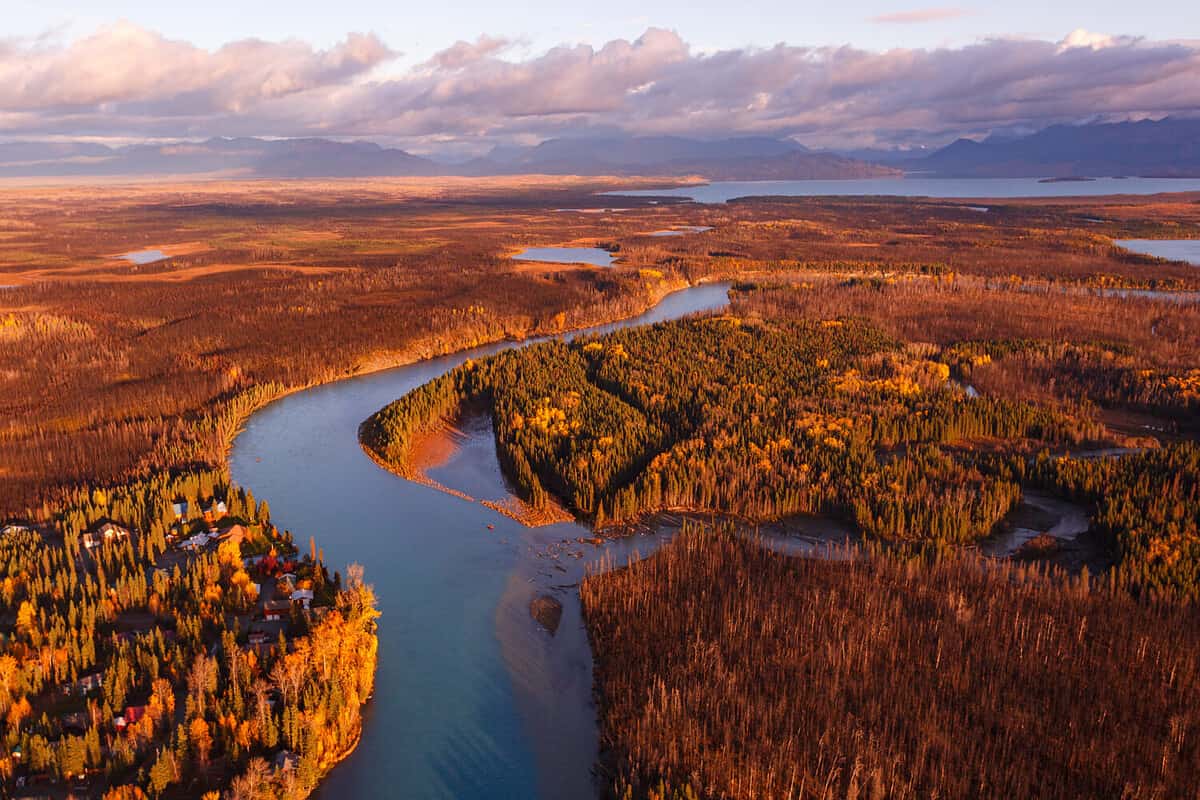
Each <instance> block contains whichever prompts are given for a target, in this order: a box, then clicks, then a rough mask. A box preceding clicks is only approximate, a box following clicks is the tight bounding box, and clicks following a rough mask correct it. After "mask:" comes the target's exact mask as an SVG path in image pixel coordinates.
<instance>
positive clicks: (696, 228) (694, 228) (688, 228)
mask: <svg viewBox="0 0 1200 800" xmlns="http://www.w3.org/2000/svg"><path fill="white" fill-rule="evenodd" d="M711 230H712V228H711V227H709V226H707V225H681V226H680V227H678V228H672V229H671V230H669V231H654V232H653V233H651V234H650V235H651V236H686V235H687V234H689V233H704V232H705V231H711Z"/></svg>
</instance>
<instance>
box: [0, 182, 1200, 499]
mask: <svg viewBox="0 0 1200 800" xmlns="http://www.w3.org/2000/svg"><path fill="white" fill-rule="evenodd" d="M626 183H627V184H628V185H630V186H638V187H639V188H644V187H645V186H648V185H651V184H649V183H647V182H645V181H643V182H641V183H638V182H632V181H627V182H626ZM614 188H619V184H617V183H614V182H613V181H611V180H609V181H606V182H603V183H601V182H599V180H598V179H571V178H561V179H547V178H541V179H536V180H535V179H530V178H506V179H489V180H470V181H468V180H446V181H442V180H438V181H429V180H408V181H399V180H373V181H343V182H326V183H314V182H307V183H306V182H285V183H271V182H255V181H245V182H234V183H221V182H212V183H195V184H161V185H148V186H123V187H121V190H120V191H108V190H106V189H104V188H89V187H53V188H50V189H46V188H20V189H18V188H5V189H3V190H0V386H2V387H3V392H0V515H2V514H17V515H20V514H23V513H26V512H27V510H28V509H29V508H31V507H33V506H36V505H38V504H39V503H40V502H41V501H42V500H43V499H55V498H56V497H57V493H58V492H60V491H69V490H70V489H72V488H73V487H75V486H78V485H81V484H84V483H87V484H90V485H107V484H112V483H119V482H123V481H126V480H129V479H138V478H143V477H146V476H147V475H149V474H151V473H153V472H154V471H157V470H163V469H168V470H169V469H178V468H190V467H192V466H205V467H208V468H219V467H220V466H221V465H222V464H223V461H224V456H225V451H226V450H227V448H228V444H229V440H230V438H231V437H232V435H233V433H234V432H235V431H236V430H237V429H238V427H239V425H240V424H241V422H242V421H243V420H244V419H245V418H246V417H247V416H248V415H249V414H250V413H251V412H252V411H254V410H255V409H256V408H258V407H259V406H261V405H263V404H264V403H266V402H267V401H269V400H270V399H273V398H275V397H278V396H280V395H281V394H283V393H286V392H289V391H293V390H296V389H300V388H304V387H307V386H311V385H314V384H317V383H322V382H326V381H330V380H334V379H336V378H339V377H344V376H346V375H351V374H356V373H360V372H365V371H370V370H373V369H379V368H382V367H386V366H390V365H395V364H399V363H407V362H411V361H414V360H417V359H420V358H425V357H429V356H434V355H440V354H443V353H446V352H450V351H453V350H456V349H459V348H462V347H466V346H471V345H476V344H481V343H483V342H487V341H495V340H498V339H504V338H516V339H520V338H524V337H527V336H530V335H532V334H535V333H539V332H545V333H554V332H559V331H562V330H566V329H570V328H574V327H580V326H584V325H588V324H595V323H598V322H605V321H610V320H613V319H617V318H622V317H626V316H630V315H633V314H635V313H638V312H640V311H642V310H644V309H645V308H646V307H647V306H648V305H650V304H651V303H653V302H654V301H655V300H656V299H658V298H659V297H661V296H662V295H663V294H664V293H665V292H667V291H669V290H670V289H673V288H678V287H681V286H683V285H686V284H687V283H694V282H696V281H700V280H707V279H713V278H742V277H752V278H753V279H754V280H761V279H762V276H778V277H780V278H781V279H787V280H790V278H791V277H792V276H795V275H802V276H805V277H806V278H807V279H812V280H815V279H818V278H819V277H820V276H822V275H826V274H834V275H866V276H879V275H917V276H922V275H923V276H927V277H928V276H939V277H942V278H945V277H948V276H959V277H961V278H963V279H964V280H962V281H959V283H960V285H961V284H965V282H966V281H965V278H969V277H973V278H975V279H978V280H987V281H992V282H994V283H995V284H997V285H1000V284H1002V285H1003V288H1004V289H1005V292H1004V294H1006V295H1011V294H1014V293H1016V290H1021V293H1022V294H1024V293H1026V290H1029V289H1033V288H1038V287H1043V288H1044V287H1046V286H1054V287H1057V288H1058V289H1066V288H1072V287H1074V288H1076V289H1078V288H1083V287H1091V286H1107V287H1120V286H1126V287H1130V286H1137V287H1151V286H1154V287H1158V288H1160V289H1164V290H1172V291H1174V290H1187V289H1191V290H1195V289H1197V288H1200V277H1197V274H1196V271H1195V269H1194V268H1193V267H1189V266H1188V265H1185V264H1177V263H1170V262H1164V261H1162V260H1160V259H1154V258H1149V257H1146V256H1140V255H1134V254H1131V253H1128V252H1126V251H1123V250H1121V249H1120V248H1118V247H1116V246H1115V245H1114V244H1113V239H1115V238H1119V237H1156V236H1158V237H1181V236H1192V235H1196V233H1195V231H1196V229H1197V226H1200V211H1198V210H1197V209H1200V205H1197V204H1196V203H1195V202H1191V201H1190V199H1189V198H1187V197H1186V196H1178V197H1177V196H1164V197H1158V198H1093V199H1086V200H1081V199H1076V200H1071V199H1061V200H1058V201H1005V202H1004V203H1003V204H992V205H989V210H988V212H987V213H979V212H977V211H974V210H971V208H970V206H969V205H968V204H967V202H965V201H964V202H962V203H959V202H954V201H932V200H912V199H910V200H901V199H887V198H858V199H848V198H840V199H839V198H792V199H783V198H760V199H754V200H743V201H738V202H736V203H730V204H726V205H722V206H697V205H695V204H690V203H679V202H658V201H651V200H650V199H645V198H641V199H636V200H634V199H620V198H612V197H607V198H598V197H597V196H596V194H595V192H597V191H599V190H605V189H610V190H611V189H614ZM684 225H701V226H708V227H711V228H712V230H708V231H705V232H703V233H697V234H689V235H682V236H667V237H664V236H652V235H650V234H652V233H653V232H655V231H661V230H666V229H670V228H673V227H678V226H684ZM552 244H568V245H578V246H585V245H596V244H603V245H604V246H605V247H607V248H610V249H612V250H613V251H614V253H615V254H616V255H618V256H619V260H618V262H617V266H616V267H615V268H613V269H607V270H597V269H589V268H581V267H579V266H578V265H553V264H541V265H538V264H529V263H522V262H516V261H513V260H512V259H510V258H509V256H510V255H511V254H512V253H515V252H516V251H517V250H519V249H520V248H522V247H526V246H539V245H552ZM142 248H147V249H158V250H161V251H162V252H163V254H164V255H165V256H167V257H166V258H164V259H163V260H161V261H157V262H154V263H151V264H143V265H135V264H131V263H128V262H126V261H124V260H121V259H118V258H115V256H116V255H118V254H121V253H128V252H130V251H134V250H138V249H142ZM993 294H997V293H993ZM1072 299H1074V296H1072ZM1005 302H1009V301H1008V300H1005ZM824 316H825V317H832V316H835V315H834V314H825V315H824ZM985 316H986V315H985ZM1193 330H1194V328H1193Z"/></svg>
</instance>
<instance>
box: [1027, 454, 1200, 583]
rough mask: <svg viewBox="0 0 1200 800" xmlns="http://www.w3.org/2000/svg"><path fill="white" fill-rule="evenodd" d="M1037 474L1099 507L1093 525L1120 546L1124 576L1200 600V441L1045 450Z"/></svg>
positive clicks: (1044, 482) (1119, 574) (1047, 483)
mask: <svg viewBox="0 0 1200 800" xmlns="http://www.w3.org/2000/svg"><path fill="white" fill-rule="evenodd" d="M1030 477H1031V478H1032V479H1033V480H1035V481H1036V482H1038V483H1040V484H1042V485H1044V486H1046V487H1047V488H1050V489H1052V490H1054V491H1056V492H1059V493H1061V494H1063V495H1066V496H1067V497H1070V498H1072V499H1074V500H1077V501H1079V502H1082V503H1086V504H1087V505H1089V506H1090V507H1091V508H1092V525H1093V528H1094V529H1095V530H1097V531H1098V532H1099V533H1100V534H1102V535H1103V536H1105V537H1107V539H1108V540H1109V542H1110V543H1111V545H1112V546H1113V548H1114V549H1115V550H1116V552H1118V553H1119V554H1120V557H1121V560H1120V564H1119V565H1118V567H1117V572H1116V574H1117V577H1118V578H1119V580H1120V581H1122V582H1123V583H1124V584H1126V585H1128V586H1130V587H1133V588H1134V589H1136V590H1137V591H1139V592H1141V593H1144V594H1161V595H1164V596H1175V597H1178V596H1182V597H1187V598H1192V599H1198V600H1200V445H1197V444H1195V443H1186V444H1174V445H1170V446H1167V447H1164V448H1162V449H1159V450H1148V451H1145V452H1141V453H1134V454H1129V455H1124V456H1120V457H1116V458H1062V459H1051V458H1048V457H1045V456H1043V457H1041V458H1040V459H1039V460H1038V462H1037V463H1036V465H1035V466H1034V468H1033V469H1032V470H1031V475H1030Z"/></svg>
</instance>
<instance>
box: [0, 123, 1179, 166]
mask: <svg viewBox="0 0 1200 800" xmlns="http://www.w3.org/2000/svg"><path fill="white" fill-rule="evenodd" d="M534 173H537V174H550V175H625V176H629V175H646V176H664V177H682V176H690V175H698V176H702V177H705V178H707V179H709V180H802V179H811V178H867V177H889V176H896V177H898V176H900V175H902V174H904V173H918V174H924V175H934V176H938V177H1046V178H1056V177H1057V178H1062V177H1091V176H1108V175H1138V176H1148V177H1194V176H1200V119H1191V118H1172V117H1168V118H1166V119H1163V120H1159V121H1150V120H1144V121H1141V122H1121V123H1095V124H1084V125H1056V126H1053V127H1050V128H1046V129H1044V130H1041V131H1038V132H1037V133H1034V134H1031V135H1028V136H1021V137H1013V136H1001V135H995V136H991V137H988V138H987V139H984V140H983V141H978V142H977V141H973V140H969V139H960V140H958V141H956V142H954V143H953V144H950V145H949V146H947V147H944V148H942V149H940V150H937V151H934V152H932V153H928V151H924V150H907V151H886V150H845V151H822V152H814V151H811V150H809V149H807V148H805V147H803V146H802V145H800V144H798V143H796V142H795V141H792V140H790V139H780V138H772V137H764V136H744V137H733V138H726V139H716V140H701V139H690V138H686V137H679V136H606V137H594V136H593V137H585V136H580V137H562V138H556V139H549V140H547V141H544V142H542V143H540V144H537V145H532V146H528V147H515V146H498V147H495V148H493V149H492V150H491V152H489V153H488V154H487V155H486V156H484V157H482V158H476V159H473V160H471V161H467V162H464V163H457V164H448V163H444V162H438V161H434V160H431V159H428V158H423V157H421V156H416V155H413V154H411V153H408V152H405V151H404V150H399V149H395V148H389V147H383V146H381V145H378V144H375V143H372V142H363V141H352V142H344V141H334V140H331V139H313V138H309V139H256V138H235V139H225V138H214V139H209V140H207V141H203V142H181V143H168V144H134V145H127V146H123V147H109V146H107V145H103V144H96V143H91V142H8V143H2V142H0V177H9V178H33V177H47V178H50V177H58V178H61V177H71V176H78V177H89V176H90V177H96V176H128V177H134V178H136V177H144V176H181V177H186V176H206V177H208V176H211V177H233V178H325V177H328V178H348V177H354V178H357V177H372V176H379V177H388V176H427V175H464V176H484V175H517V174H534Z"/></svg>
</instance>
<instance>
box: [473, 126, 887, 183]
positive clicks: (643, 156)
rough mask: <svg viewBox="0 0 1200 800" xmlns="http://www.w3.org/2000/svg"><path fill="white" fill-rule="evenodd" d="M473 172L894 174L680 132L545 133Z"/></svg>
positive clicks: (776, 146) (794, 149)
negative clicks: (617, 134) (566, 135)
mask: <svg viewBox="0 0 1200 800" xmlns="http://www.w3.org/2000/svg"><path fill="white" fill-rule="evenodd" d="M462 169H463V171H464V172H466V173H468V174H473V175H495V174H519V173H542V174H549V175H664V176H682V175H701V176H703V177H706V178H708V179H710V180H769V179H779V180H788V179H790V180H801V179H806V178H858V177H870V176H881V175H894V174H899V173H898V172H897V171H896V170H893V169H889V168H886V167H880V166H877V165H874V164H868V163H866V162H862V161H858V160H855V159H848V158H843V157H839V156H834V155H831V154H824V153H811V152H809V150H808V149H806V148H805V147H803V146H802V145H799V144H797V143H796V142H793V141H789V140H787V139H772V138H768V137H738V138H731V139H718V140H701V139H686V138H683V137H679V136H633V137H605V138H600V137H580V138H563V139H549V140H547V141H545V142H542V143H541V144H539V145H535V146H533V147H526V148H514V147H503V148H496V149H495V150H493V151H492V152H491V153H490V154H489V155H488V156H487V157H486V158H482V159H477V160H475V161H472V162H468V163H467V164H465V165H463V167H462Z"/></svg>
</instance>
